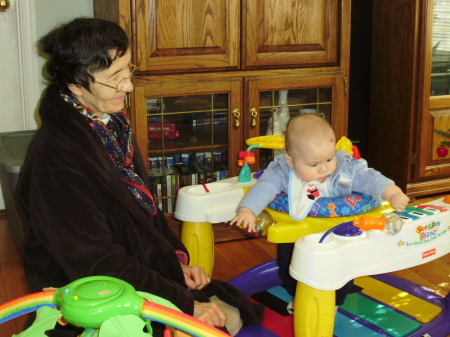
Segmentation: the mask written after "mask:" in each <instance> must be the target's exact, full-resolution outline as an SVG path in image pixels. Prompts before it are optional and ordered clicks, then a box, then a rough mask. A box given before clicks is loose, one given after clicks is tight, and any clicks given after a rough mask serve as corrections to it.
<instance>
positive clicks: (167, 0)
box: [94, 0, 350, 213]
mask: <svg viewBox="0 0 450 337" xmlns="http://www.w3.org/2000/svg"><path fill="white" fill-rule="evenodd" d="M94 9H95V16H96V17H100V18H104V19H109V20H112V21H114V22H117V23H118V24H119V25H121V26H122V27H123V28H124V29H125V30H126V31H127V32H128V34H129V35H130V36H131V39H132V41H133V47H132V48H133V62H134V63H135V64H136V65H137V66H138V67H139V72H138V76H136V77H135V78H134V79H133V83H134V84H135V90H134V92H133V93H132V94H131V100H130V102H131V106H130V109H129V113H130V118H131V121H132V123H133V129H134V131H135V134H136V138H137V142H138V144H139V147H140V149H141V151H142V152H143V153H144V155H145V154H148V158H149V173H150V177H151V179H158V180H160V181H161V183H160V185H161V186H160V187H159V188H160V189H162V194H161V195H160V197H159V198H158V200H161V201H163V203H160V206H161V207H162V208H163V209H164V211H165V212H169V213H170V212H171V210H173V201H174V200H175V197H176V190H172V191H169V190H168V189H167V187H164V184H166V185H168V184H169V181H170V179H171V178H170V177H168V176H169V175H171V174H172V173H173V172H172V171H171V170H170V168H169V167H170V166H171V165H172V163H173V162H177V161H179V160H180V157H183V158H187V159H186V164H187V165H189V166H190V165H191V163H192V162H196V161H198V164H199V165H198V166H200V168H199V169H200V171H201V169H204V170H205V167H204V166H206V168H207V170H206V173H207V172H209V171H210V172H211V174H210V175H209V176H208V175H206V179H205V182H208V181H213V180H216V179H221V177H222V173H223V171H226V172H225V174H226V175H227V176H228V177H231V176H235V175H237V174H238V172H239V169H240V168H239V166H238V165H237V159H238V158H237V157H238V156H237V155H238V152H239V151H241V150H245V149H246V145H245V140H246V139H247V138H250V137H255V136H260V135H266V134H270V133H273V132H274V130H275V129H274V128H273V126H274V124H275V122H274V121H275V120H276V117H277V113H279V112H280V111H288V118H289V117H290V116H292V115H294V114H298V113H299V111H300V110H302V109H303V110H304V111H309V112H311V111H313V112H315V113H319V114H321V115H323V116H324V117H325V118H327V119H328V120H329V121H330V122H331V124H332V125H333V127H334V129H335V131H336V134H337V136H338V137H340V136H343V135H347V109H348V92H347V88H348V80H347V79H348V68H349V31H350V29H349V28H350V27H349V22H350V20H349V17H350V1H349V0H321V1H318V0H300V1H294V2H293V1H288V0H265V1H260V0H176V1H175V0H164V1H157V0H132V1H130V0H114V1H110V0H108V1H106V0H94ZM282 96H283V97H286V98H285V99H283V100H282V99H281V97H282ZM305 109H307V110H305ZM155 130H157V131H156V133H155ZM275 133H276V132H275ZM254 152H255V156H256V159H257V160H256V164H255V165H254V166H253V167H252V170H253V171H257V170H259V169H260V168H261V167H264V166H265V165H266V164H267V161H268V160H270V159H271V158H272V157H273V153H272V151H265V152H264V151H262V150H261V151H260V150H255V151H254ZM155 161H157V162H158V163H159V164H158V166H159V167H153V165H154V162H155ZM202 161H203V164H201V162H202ZM178 168H179V167H178ZM208 170H209V171H208ZM197 171H198V170H197ZM155 177H157V178H155ZM166 178H167V179H166ZM199 182H200V181H196V183H199ZM180 186H181V183H180V184H179V186H178V188H179V187H180ZM157 189H158V187H157V188H156V190H154V193H158V192H157ZM170 201H172V202H170Z"/></svg>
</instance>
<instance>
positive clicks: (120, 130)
mask: <svg viewBox="0 0 450 337" xmlns="http://www.w3.org/2000/svg"><path fill="white" fill-rule="evenodd" d="M60 95H61V97H62V98H63V99H64V100H65V101H66V102H68V103H70V104H72V105H73V107H74V108H75V109H77V110H78V111H79V112H80V113H81V114H82V115H84V116H85V117H86V119H87V120H88V122H89V124H90V126H91V127H92V129H93V130H94V131H95V132H96V133H97V135H98V136H99V137H100V139H101V141H102V143H103V145H104V146H105V148H106V151H108V153H109V156H110V158H111V160H112V161H113V163H114V165H115V167H116V169H117V171H118V172H119V175H120V177H121V178H122V181H123V182H124V183H125V185H126V186H127V187H128V191H129V192H130V193H131V195H132V196H133V198H134V200H136V202H137V203H138V205H139V207H140V208H141V209H143V210H145V211H147V212H148V213H150V214H151V215H155V214H156V205H155V200H154V198H153V195H152V194H151V193H150V192H149V191H148V190H147V189H146V188H145V186H144V182H143V181H142V179H141V177H139V176H138V175H137V174H136V172H134V163H133V155H134V145H133V138H134V136H133V132H132V131H131V127H130V121H129V119H128V116H127V115H126V114H125V113H124V112H123V111H120V112H119V113H114V114H109V115H110V117H111V118H110V119H109V121H108V123H107V124H106V125H105V123H104V122H103V120H102V119H101V118H99V117H98V116H97V115H96V113H95V112H93V111H92V110H90V109H89V108H88V107H85V106H84V105H82V104H81V103H80V102H78V101H77V100H76V99H75V98H73V97H72V96H70V95H69V94H68V93H67V92H65V91H60Z"/></svg>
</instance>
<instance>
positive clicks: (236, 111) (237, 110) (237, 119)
mask: <svg viewBox="0 0 450 337" xmlns="http://www.w3.org/2000/svg"><path fill="white" fill-rule="evenodd" d="M233 116H234V118H236V121H235V123H234V125H235V126H236V127H237V128H238V127H239V125H240V123H239V117H241V110H239V109H234V110H233Z"/></svg>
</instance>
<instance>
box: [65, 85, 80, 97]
mask: <svg viewBox="0 0 450 337" xmlns="http://www.w3.org/2000/svg"><path fill="white" fill-rule="evenodd" d="M67 88H69V90H70V91H71V92H72V94H73V95H74V96H75V97H78V96H81V95H82V93H83V90H82V89H83V87H82V86H81V85H78V84H68V85H67Z"/></svg>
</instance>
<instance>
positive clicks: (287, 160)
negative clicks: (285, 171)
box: [284, 154, 294, 168]
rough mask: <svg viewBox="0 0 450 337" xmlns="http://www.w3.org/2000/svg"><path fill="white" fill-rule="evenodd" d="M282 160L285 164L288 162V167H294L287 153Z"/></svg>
mask: <svg viewBox="0 0 450 337" xmlns="http://www.w3.org/2000/svg"><path fill="white" fill-rule="evenodd" d="M284 160H285V161H286V164H288V166H289V167H290V168H294V161H293V160H292V158H291V156H290V155H288V154H285V155H284Z"/></svg>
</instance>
